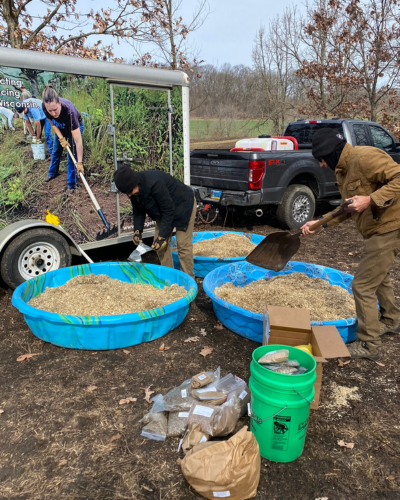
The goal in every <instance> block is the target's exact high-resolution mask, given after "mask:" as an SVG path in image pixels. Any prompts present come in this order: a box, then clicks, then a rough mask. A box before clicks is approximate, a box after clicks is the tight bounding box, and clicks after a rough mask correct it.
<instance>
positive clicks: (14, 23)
mask: <svg viewBox="0 0 400 500" xmlns="http://www.w3.org/2000/svg"><path fill="white" fill-rule="evenodd" d="M3 15H4V19H5V21H6V24H7V31H8V39H9V40H10V45H11V47H12V48H15V49H22V46H23V39H22V34H21V30H20V29H19V25H18V11H17V9H16V7H15V5H14V2H13V0H4V1H3Z"/></svg>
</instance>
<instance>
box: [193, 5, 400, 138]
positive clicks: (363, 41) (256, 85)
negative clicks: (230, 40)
mask: <svg viewBox="0 0 400 500" xmlns="http://www.w3.org/2000/svg"><path fill="white" fill-rule="evenodd" d="M399 21H400V7H399V4H398V2H397V0H350V1H349V0H344V1H340V0H311V1H310V2H308V3H307V5H306V10H305V12H304V13H300V12H299V10H298V9H297V8H296V6H295V5H293V6H291V7H289V8H287V9H286V10H285V12H284V13H283V14H282V15H278V16H276V17H275V18H274V19H272V20H271V21H270V23H269V24H268V25H267V26H261V27H260V28H259V30H258V32H257V34H256V37H255V40H254V45H253V53H252V63H253V64H252V66H251V67H245V66H230V65H223V66H221V67H219V68H215V67H213V66H203V67H201V68H198V71H199V72H201V73H202V78H201V79H200V80H196V81H193V83H192V92H191V110H192V116H193V117H204V118H221V117H222V116H224V117H225V118H231V119H240V118H242V119H258V120H261V121H262V120H265V121H267V120H269V121H271V122H272V130H273V132H274V133H282V131H283V129H284V127H285V124H286V123H287V122H288V121H290V120H293V119H298V118H316V119H318V118H332V117H336V116H339V117H347V118H360V119H369V120H372V121H378V122H380V123H382V124H383V125H385V126H386V127H388V128H389V129H392V131H394V130H396V129H397V130H398V127H399V114H400V109H399V105H400V99H399V88H400V50H399V49H400V22H399Z"/></svg>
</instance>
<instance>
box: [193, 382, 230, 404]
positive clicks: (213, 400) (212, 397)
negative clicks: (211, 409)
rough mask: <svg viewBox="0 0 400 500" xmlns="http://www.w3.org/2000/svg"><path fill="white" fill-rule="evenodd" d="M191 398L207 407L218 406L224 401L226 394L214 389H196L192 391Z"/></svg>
mask: <svg viewBox="0 0 400 500" xmlns="http://www.w3.org/2000/svg"><path fill="white" fill-rule="evenodd" d="M192 396H193V397H194V398H195V399H197V400H198V401H203V402H204V403H207V404H209V405H213V406H218V405H222V403H225V401H226V394H224V393H223V392H219V391H217V390H216V389H215V388H213V387H212V388H211V389H208V387H205V388H203V389H196V390H193V391H192Z"/></svg>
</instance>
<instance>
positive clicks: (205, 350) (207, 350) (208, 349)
mask: <svg viewBox="0 0 400 500" xmlns="http://www.w3.org/2000/svg"><path fill="white" fill-rule="evenodd" d="M213 350H214V347H207V346H206V345H205V346H204V347H203V349H202V350H201V351H200V354H201V356H204V357H206V356H208V355H209V354H211V353H212V352H213Z"/></svg>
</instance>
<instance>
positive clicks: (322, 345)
mask: <svg viewBox="0 0 400 500" xmlns="http://www.w3.org/2000/svg"><path fill="white" fill-rule="evenodd" d="M312 332H313V334H314V335H313V337H314V338H313V342H312V345H313V352H314V354H316V355H318V356H322V357H324V358H326V359H332V358H349V357H350V352H349V350H348V349H347V347H346V345H345V343H344V342H343V339H342V337H341V336H340V333H339V332H338V330H337V328H336V326H334V325H326V326H313V327H312ZM314 341H316V343H317V344H318V348H319V349H315V347H314V344H315V342H314ZM318 351H320V352H318Z"/></svg>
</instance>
